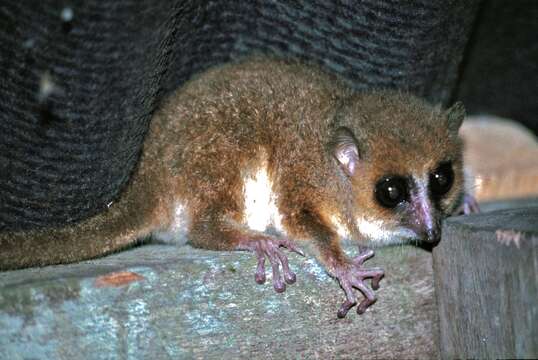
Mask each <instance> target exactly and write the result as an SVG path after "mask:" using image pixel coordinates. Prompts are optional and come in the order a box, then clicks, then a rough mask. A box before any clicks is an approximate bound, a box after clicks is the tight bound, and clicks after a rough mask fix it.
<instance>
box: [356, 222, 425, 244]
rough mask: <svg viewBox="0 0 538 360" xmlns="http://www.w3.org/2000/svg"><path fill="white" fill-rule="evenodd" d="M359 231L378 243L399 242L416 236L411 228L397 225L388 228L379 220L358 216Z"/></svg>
mask: <svg viewBox="0 0 538 360" xmlns="http://www.w3.org/2000/svg"><path fill="white" fill-rule="evenodd" d="M357 226H358V228H359V232H360V233H361V234H363V235H364V236H365V237H366V238H367V239H368V240H370V241H371V242H372V243H376V244H379V245H389V244H401V243H403V242H406V241H407V240H410V239H415V238H417V234H415V232H414V231H413V230H410V229H407V228H404V227H397V228H394V229H388V228H387V227H386V226H385V225H384V224H383V221H381V220H368V219H366V218H363V217H360V218H358V219H357Z"/></svg>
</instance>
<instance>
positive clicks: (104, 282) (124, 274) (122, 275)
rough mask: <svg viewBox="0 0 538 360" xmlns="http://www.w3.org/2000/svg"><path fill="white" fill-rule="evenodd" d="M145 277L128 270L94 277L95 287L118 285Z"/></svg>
mask: <svg viewBox="0 0 538 360" xmlns="http://www.w3.org/2000/svg"><path fill="white" fill-rule="evenodd" d="M144 279H145V277H143V276H142V275H139V274H137V273H134V272H130V271H118V272H113V273H110V274H107V275H102V276H99V277H98V278H97V279H95V284H94V285H95V287H119V286H124V285H128V284H130V283H132V282H133V281H140V280H144Z"/></svg>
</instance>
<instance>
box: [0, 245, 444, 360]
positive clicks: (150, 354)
mask: <svg viewBox="0 0 538 360" xmlns="http://www.w3.org/2000/svg"><path fill="white" fill-rule="evenodd" d="M290 263H291V266H292V269H294V270H295V271H296V272H297V283H296V284H294V285H292V286H288V289H287V290H286V292H285V293H283V294H276V293H275V292H274V291H273V290H272V287H271V285H270V284H271V283H270V281H269V282H268V284H266V285H257V284H255V282H254V277H253V272H254V270H255V268H256V263H255V259H254V257H253V256H252V255H250V254H246V253H238V252H235V253H216V252H210V251H203V250H196V249H192V248H190V247H183V248H175V247H171V246H155V245H151V246H142V247H139V248H136V249H133V250H130V251H126V252H123V253H120V254H117V255H114V256H109V257H106V258H103V259H99V260H96V261H92V262H86V263H81V264H74V265H68V266H54V267H47V268H43V269H29V270H22V271H12V272H6V273H0V358H1V359H18V358H39V359H73V358H77V359H78V358H90V359H105V358H107V359H108V358H132V359H138V358H140V359H160V358H174V359H176V358H187V359H191V358H204V359H213V358H217V359H220V358H276V359H280V358H293V359H296V358H309V359H315V358H322V359H327V358H335V357H336V358H427V359H431V358H436V357H437V356H438V352H437V350H436V348H437V347H436V346H435V344H434V342H435V334H437V324H436V322H435V321H436V319H437V316H436V307H435V301H434V295H433V275H432V267H431V254H430V253H428V252H426V251H423V250H421V249H417V248H413V247H411V246H404V247H393V248H386V249H381V250H380V251H378V253H377V255H376V258H375V259H373V260H372V261H371V266H374V265H376V266H383V267H384V268H385V270H386V274H387V276H386V278H385V279H384V280H383V281H382V282H381V289H380V290H379V291H378V295H379V301H378V302H377V303H376V304H374V306H372V307H371V308H370V309H369V310H368V311H367V312H366V314H364V315H362V316H358V315H357V314H356V313H355V312H353V311H350V313H349V314H348V316H347V318H346V319H341V320H340V319H337V318H336V311H337V309H338V306H339V305H340V302H341V301H342V300H343V293H342V292H341V289H340V288H339V287H338V285H337V284H336V282H335V281H333V280H332V279H330V278H329V277H328V276H327V275H325V273H324V271H323V269H322V268H321V267H320V266H319V265H317V264H316V263H315V262H314V261H313V260H312V259H311V258H310V259H305V258H301V257H299V256H295V255H291V256H290ZM368 263H370V261H369V262H368ZM117 271H130V272H132V273H136V274H138V275H139V276H142V277H143V279H141V278H137V277H136V276H133V275H129V274H125V273H123V274H120V275H116V276H114V277H105V278H102V277H100V276H102V275H104V274H110V273H113V272H117ZM268 280H270V279H268ZM121 284H123V285H121ZM114 285H116V286H114Z"/></svg>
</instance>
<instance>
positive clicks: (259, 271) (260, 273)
mask: <svg viewBox="0 0 538 360" xmlns="http://www.w3.org/2000/svg"><path fill="white" fill-rule="evenodd" d="M256 257H257V258H258V267H257V268H256V273H255V274H254V280H256V282H257V283H258V284H263V283H265V255H264V254H263V252H262V251H256Z"/></svg>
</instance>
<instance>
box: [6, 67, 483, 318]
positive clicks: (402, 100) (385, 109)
mask: <svg viewBox="0 0 538 360" xmlns="http://www.w3.org/2000/svg"><path fill="white" fill-rule="evenodd" d="M463 117H464V110H463V107H462V106H461V105H460V104H456V105H454V106H452V107H451V108H450V109H448V110H446V111H442V110H441V109H440V108H438V107H432V106H430V105H428V104H427V103H426V102H424V101H423V100H420V99H418V98H416V97H413V96H411V95H409V94H405V93H401V92H392V91H375V92H364V93H362V92H356V91H353V90H352V89H351V88H349V87H348V86H347V85H345V84H344V83H343V82H341V81H340V80H338V79H337V78H336V77H334V76H332V75H330V74H327V73H325V72H323V71H321V70H319V69H318V68H317V67H315V66H312V65H306V64H301V63H299V62H295V61H283V60H276V59H268V58H266V59H263V58H251V59H247V60H243V61H241V62H238V63H234V64H228V65H222V66H218V67H215V68H212V69H210V70H208V71H206V72H204V73H202V74H200V75H198V76H197V77H195V78H193V79H192V80H190V81H189V82H187V83H186V84H185V85H184V86H182V87H181V88H180V89H179V90H177V91H176V92H175V93H174V94H173V95H171V96H170V97H169V98H168V99H167V100H166V101H165V102H164V103H163V104H162V106H161V107H160V109H159V110H158V111H157V112H156V113H155V115H154V117H153V119H152V122H151V125H150V129H149V133H148V134H147V137H146V140H145V142H144V148H143V153H142V155H141V159H140V162H139V165H138V167H137V169H136V170H135V172H134V174H133V176H132V179H131V181H130V183H129V184H128V186H127V188H126V189H125V191H123V193H122V194H121V196H120V198H119V200H118V201H117V202H115V203H114V204H112V205H111V206H110V208H109V209H107V210H106V211H104V212H103V213H101V214H99V215H97V216H94V217H92V218H90V219H87V220H85V221H82V222H80V223H78V224H75V225H70V226H68V227H65V228H60V229H46V230H33V231H26V232H15V233H4V234H1V235H0V269H4V270H6V269H16V268H22V267H28V266H42V265H49V264H59V263H68V262H74V261H79V260H83V259H89V258H93V257H97V256H101V255H104V254H107V253H110V252H113V251H117V250H118V249H121V248H124V247H126V246H129V245H131V244H133V243H136V242H137V240H139V239H142V238H145V237H148V236H152V237H153V238H156V239H160V240H164V241H177V240H178V239H186V240H187V241H188V242H189V243H190V244H192V246H195V247H199V248H204V249H213V250H249V251H252V252H253V253H254V254H255V255H256V256H257V259H258V267H257V270H256V272H255V280H256V282H258V283H263V282H264V281H265V266H264V263H265V260H266V258H267V259H268V260H269V261H270V264H271V267H272V272H273V279H272V280H273V286H274V288H275V290H276V291H278V292H281V291H284V290H285V288H286V285H285V283H288V284H291V283H293V282H294V281H295V274H294V273H293V272H292V271H291V270H290V268H289V265H288V260H287V257H286V255H285V253H284V251H283V249H282V248H287V249H288V250H291V251H295V252H298V253H301V254H302V251H301V250H300V249H299V245H301V244H306V243H307V242H308V243H309V244H310V245H311V246H310V247H311V248H313V249H315V253H316V256H317V257H318V259H319V260H320V261H321V262H322V263H323V264H324V265H325V267H326V269H327V271H328V272H329V273H330V274H331V275H332V276H333V277H335V278H336V279H337V280H338V281H339V283H340V286H341V287H342V289H343V290H344V292H345V301H344V303H343V304H342V306H341V307H340V309H339V311H338V316H340V317H343V316H345V315H346V313H347V312H348V310H349V309H350V308H351V307H352V306H354V305H355V304H357V296H356V292H355V291H356V290H358V291H360V292H361V293H362V294H363V295H364V298H363V299H362V300H361V301H360V302H359V305H358V307H357V311H358V312H359V313H362V312H364V311H365V310H366V308H367V307H368V306H369V305H371V304H372V303H373V302H374V301H375V300H376V297H375V294H374V292H373V290H372V289H371V288H370V287H369V286H368V285H367V282H366V280H367V279H371V287H372V288H373V289H374V290H375V289H376V288H377V287H378V286H379V281H380V279H381V278H382V277H383V270H381V269H378V268H370V269H369V268H365V267H363V262H364V261H365V260H367V259H368V258H370V257H372V256H373V252H372V251H371V250H364V249H363V250H364V251H362V252H360V253H359V255H358V256H357V257H355V258H350V257H348V256H347V255H346V254H345V253H344V251H343V250H342V247H341V241H342V240H345V239H350V240H354V241H356V242H358V243H359V244H364V245H368V244H370V245H377V244H393V243H401V242H407V241H416V242H418V241H423V242H428V243H435V242H437V241H438V240H439V237H440V221H441V220H442V219H443V218H444V217H446V216H447V215H449V214H451V213H453V212H454V211H455V209H456V208H458V207H460V206H462V205H465V206H464V208H465V209H467V210H468V211H469V210H473V209H474V208H475V204H474V203H473V201H472V199H471V198H470V197H468V196H466V195H465V194H464V184H463V182H464V179H463V174H462V166H463V165H462V144H461V141H460V139H459V137H458V129H459V127H460V124H461V122H462V120H463Z"/></svg>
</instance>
